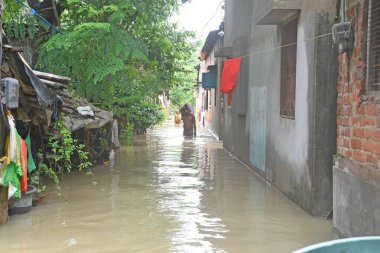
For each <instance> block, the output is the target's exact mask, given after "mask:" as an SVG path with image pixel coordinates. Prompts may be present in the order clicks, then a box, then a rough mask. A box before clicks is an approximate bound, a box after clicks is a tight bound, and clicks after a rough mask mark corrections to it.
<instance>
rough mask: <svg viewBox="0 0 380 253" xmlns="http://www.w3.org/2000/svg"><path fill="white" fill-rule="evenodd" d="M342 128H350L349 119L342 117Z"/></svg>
mask: <svg viewBox="0 0 380 253" xmlns="http://www.w3.org/2000/svg"><path fill="white" fill-rule="evenodd" d="M342 124H343V126H350V118H349V117H343V122H342Z"/></svg>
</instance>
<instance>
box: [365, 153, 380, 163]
mask: <svg viewBox="0 0 380 253" xmlns="http://www.w3.org/2000/svg"><path fill="white" fill-rule="evenodd" d="M365 161H366V162H367V163H372V164H377V162H378V161H379V156H377V155H374V154H371V153H367V154H366V157H365Z"/></svg>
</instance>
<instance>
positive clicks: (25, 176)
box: [18, 137, 28, 193]
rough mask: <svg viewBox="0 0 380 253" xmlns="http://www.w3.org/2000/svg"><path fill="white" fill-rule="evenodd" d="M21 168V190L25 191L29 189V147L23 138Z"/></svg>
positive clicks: (21, 140)
mask: <svg viewBox="0 0 380 253" xmlns="http://www.w3.org/2000/svg"><path fill="white" fill-rule="evenodd" d="M18 138H20V142H21V168H22V176H21V177H20V191H21V192H22V193H25V192H26V191H27V190H28V147H27V145H26V142H25V141H24V140H23V139H22V138H21V137H18Z"/></svg>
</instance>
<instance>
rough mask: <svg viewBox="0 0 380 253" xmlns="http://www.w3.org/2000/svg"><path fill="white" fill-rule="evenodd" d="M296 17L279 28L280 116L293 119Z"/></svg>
mask: <svg viewBox="0 0 380 253" xmlns="http://www.w3.org/2000/svg"><path fill="white" fill-rule="evenodd" d="M297 27H298V17H296V18H293V19H291V20H290V21H289V22H287V23H285V24H283V25H282V26H281V46H283V47H282V49H281V97H280V100H281V101H280V106H281V108H280V115H281V116H282V117H285V118H292V119H294V117H295V104H296V70H297Z"/></svg>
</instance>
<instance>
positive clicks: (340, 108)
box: [336, 105, 343, 116]
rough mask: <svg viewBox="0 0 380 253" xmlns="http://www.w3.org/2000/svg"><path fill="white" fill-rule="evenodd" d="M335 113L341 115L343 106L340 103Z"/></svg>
mask: <svg viewBox="0 0 380 253" xmlns="http://www.w3.org/2000/svg"><path fill="white" fill-rule="evenodd" d="M336 114H337V115H338V116H343V107H342V106H341V105H338V107H337V108H336Z"/></svg>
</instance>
